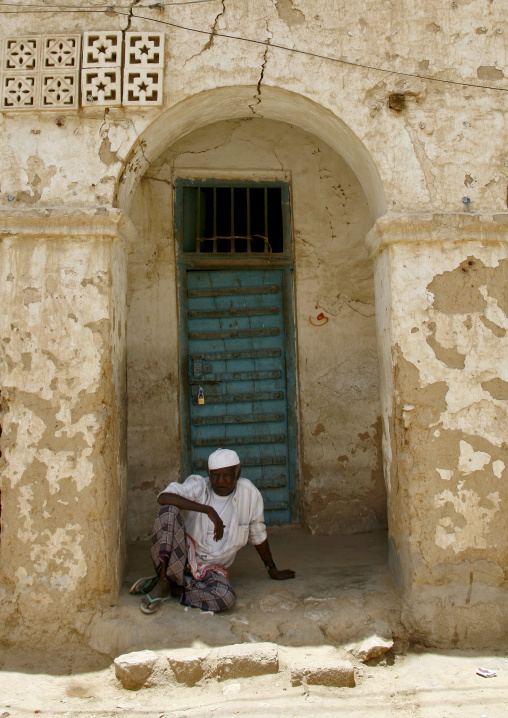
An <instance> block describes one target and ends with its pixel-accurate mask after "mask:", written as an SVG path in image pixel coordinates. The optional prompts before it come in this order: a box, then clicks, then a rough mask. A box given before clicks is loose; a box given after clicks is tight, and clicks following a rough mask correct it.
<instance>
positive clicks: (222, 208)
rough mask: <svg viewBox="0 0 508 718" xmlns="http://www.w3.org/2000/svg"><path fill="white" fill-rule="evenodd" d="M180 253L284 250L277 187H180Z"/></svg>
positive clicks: (278, 189) (251, 252)
mask: <svg viewBox="0 0 508 718" xmlns="http://www.w3.org/2000/svg"><path fill="white" fill-rule="evenodd" d="M183 226H184V232H183V234H184V240H183V251H184V252H197V253H200V254H206V253H221V254H231V253H235V254H273V253H281V252H284V227H283V216H282V190H281V188H280V187H268V186H265V187H263V186H262V185H261V186H259V185H257V186H255V187H245V186H244V187H231V186H230V187H227V186H224V185H221V186H213V185H212V186H210V185H207V186H206V187H184V188H183Z"/></svg>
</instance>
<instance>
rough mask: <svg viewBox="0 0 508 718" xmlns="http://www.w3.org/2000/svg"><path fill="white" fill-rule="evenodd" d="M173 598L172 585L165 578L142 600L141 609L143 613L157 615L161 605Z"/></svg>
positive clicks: (160, 579) (159, 580)
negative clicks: (156, 612)
mask: <svg viewBox="0 0 508 718" xmlns="http://www.w3.org/2000/svg"><path fill="white" fill-rule="evenodd" d="M170 598H171V584H170V583H169V581H167V580H166V579H165V578H159V579H158V581H157V583H156V584H155V586H154V588H153V590H152V591H151V593H147V594H146V595H145V596H144V597H143V598H142V599H141V605H140V609H141V610H142V611H143V613H155V611H157V610H158V609H159V608H160V605H161V603H163V602H164V601H169V599H170Z"/></svg>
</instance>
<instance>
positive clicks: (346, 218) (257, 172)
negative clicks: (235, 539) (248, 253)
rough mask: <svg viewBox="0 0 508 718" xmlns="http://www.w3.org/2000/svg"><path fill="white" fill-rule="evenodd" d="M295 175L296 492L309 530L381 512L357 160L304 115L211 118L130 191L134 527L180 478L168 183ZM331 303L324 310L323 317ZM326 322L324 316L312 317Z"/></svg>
mask: <svg viewBox="0 0 508 718" xmlns="http://www.w3.org/2000/svg"><path fill="white" fill-rule="evenodd" d="M189 173H190V174H191V176H203V177H206V176H208V177H221V178H228V177H230V178H231V177H232V176H233V177H244V178H251V177H252V178H257V179H259V178H263V177H265V178H269V179H273V178H274V177H278V178H285V179H287V180H288V181H290V183H291V193H292V213H293V228H294V237H293V241H294V253H295V289H296V317H295V319H296V329H297V354H298V366H299V374H298V377H297V383H298V386H299V393H300V411H299V416H298V422H299V427H300V438H301V444H300V445H301V452H300V476H299V479H300V498H301V502H302V514H303V516H302V518H303V521H304V522H305V523H306V524H307V525H308V526H309V527H310V528H311V530H312V531H316V532H322V533H348V532H355V531H365V530H370V529H373V528H377V527H379V526H380V525H383V524H384V521H385V513H386V497H385V492H384V484H383V476H382V466H381V457H380V453H381V447H380V441H381V431H380V430H381V423H380V418H379V417H380V410H379V388H378V362H377V351H376V332H375V316H374V314H375V312H374V296H373V288H374V285H373V268H372V264H371V262H370V261H369V260H368V258H367V252H366V249H365V247H364V244H363V240H364V236H365V233H366V232H367V230H368V229H369V227H370V224H371V220H370V217H369V212H368V208H367V205H366V200H365V196H364V194H363V192H362V190H361V187H360V186H359V183H358V181H357V179H356V178H355V177H354V175H353V173H352V172H351V170H350V168H349V167H348V166H347V165H346V164H345V163H344V161H343V160H342V159H341V158H340V157H339V156H338V155H337V154H336V153H334V152H333V151H332V150H331V149H330V148H329V147H328V146H327V145H326V144H324V143H323V142H320V141H319V140H317V139H316V138H315V137H313V136H312V135H310V134H308V133H306V132H303V131H301V130H299V129H298V128H296V127H292V126H290V125H286V124H284V123H279V122H272V121H268V120H261V119H256V118H253V119H251V120H243V121H242V120H238V121H231V122H223V123H216V124H214V125H211V126H210V127H207V128H204V129H203V130H200V131H197V132H194V133H192V134H190V135H188V136H187V137H185V138H183V139H182V140H180V141H179V142H178V143H176V144H175V145H174V146H173V147H171V148H170V149H168V150H167V151H166V152H165V153H163V154H162V155H161V157H160V158H159V159H158V160H157V161H156V162H155V163H154V164H153V165H152V166H151V167H150V169H149V171H148V172H147V173H146V175H145V177H144V179H143V180H142V182H141V184H140V188H139V190H138V193H137V195H136V198H135V201H134V203H133V217H134V220H135V222H136V224H137V226H138V230H139V236H140V240H139V242H138V244H137V247H136V251H135V253H134V254H133V255H132V256H131V258H130V262H129V318H128V345H129V348H128V356H129V360H128V366H129V373H128V387H129V389H128V391H129V484H130V499H129V503H130V507H131V508H130V521H129V533H130V536H131V538H135V537H139V536H145V535H146V534H147V533H149V532H150V530H151V523H152V521H153V514H154V510H155V496H156V493H157V492H158V491H160V490H161V489H162V488H163V487H164V486H165V485H166V483H167V482H168V481H169V480H174V479H177V478H179V467H180V443H179V422H180V417H179V411H178V381H179V369H178V343H177V333H176V331H175V328H176V327H177V326H178V316H177V306H176V296H177V287H176V268H175V248H174V239H173V234H172V231H173V230H172V226H173V217H172V202H173V197H172V186H171V182H172V180H173V178H174V177H177V176H178V175H179V174H183V175H184V176H185V175H188V174H189ZM320 313H323V314H324V315H325V316H326V317H327V318H328V321H327V322H326V323H325V324H323V320H317V321H316V316H317V315H319V314H320ZM311 320H312V322H314V324H316V323H317V324H318V325H320V326H315V325H314V324H313V323H311Z"/></svg>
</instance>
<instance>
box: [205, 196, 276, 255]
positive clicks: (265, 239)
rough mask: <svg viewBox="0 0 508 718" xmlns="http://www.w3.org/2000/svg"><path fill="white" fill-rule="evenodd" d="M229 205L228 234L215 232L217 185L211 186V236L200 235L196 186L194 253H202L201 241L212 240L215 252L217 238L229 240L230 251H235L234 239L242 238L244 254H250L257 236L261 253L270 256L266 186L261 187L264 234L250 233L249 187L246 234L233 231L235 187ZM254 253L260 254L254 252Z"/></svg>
mask: <svg viewBox="0 0 508 718" xmlns="http://www.w3.org/2000/svg"><path fill="white" fill-rule="evenodd" d="M230 190H231V195H230V196H231V207H230V231H231V234H230V235H229V236H225V235H218V234H217V206H218V205H217V187H213V188H212V197H213V208H212V213H213V236H212V237H203V236H201V188H200V187H198V188H197V202H196V220H197V232H196V234H197V236H196V253H202V249H201V247H202V243H203V242H207V241H211V242H212V253H213V254H217V240H219V239H227V240H229V242H230V251H231V252H236V240H237V239H242V240H246V241H247V252H246V254H252V240H253V239H254V238H255V237H257V238H259V239H262V240H263V252H262V254H269V255H270V257H271V256H272V246H271V244H270V239H269V237H268V187H264V188H263V214H264V234H257V233H255V234H252V226H251V195H250V190H251V188H250V187H247V188H246V190H247V198H246V199H247V207H246V210H247V217H246V219H247V235H246V236H244V235H237V234H236V233H235V188H234V187H231V188H230ZM255 254H261V253H260V252H256V253H255Z"/></svg>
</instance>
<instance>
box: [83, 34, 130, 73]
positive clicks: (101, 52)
mask: <svg viewBox="0 0 508 718" xmlns="http://www.w3.org/2000/svg"><path fill="white" fill-rule="evenodd" d="M121 64H122V33H121V32H119V31H116V30H114V31H112V32H85V34H84V38H83V67H112V66H114V67H120V66H121Z"/></svg>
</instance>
